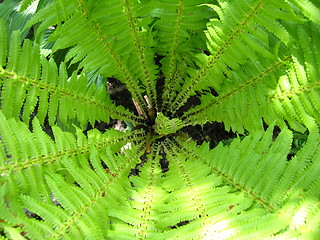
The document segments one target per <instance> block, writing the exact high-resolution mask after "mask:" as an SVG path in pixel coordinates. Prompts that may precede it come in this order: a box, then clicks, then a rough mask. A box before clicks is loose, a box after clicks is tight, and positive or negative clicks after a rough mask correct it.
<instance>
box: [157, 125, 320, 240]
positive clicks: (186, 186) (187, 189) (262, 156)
mask: <svg viewBox="0 0 320 240" xmlns="http://www.w3.org/2000/svg"><path fill="white" fill-rule="evenodd" d="M272 130H273V128H272V127H271V128H269V129H268V130H267V132H266V133H263V132H256V133H254V134H253V135H252V136H248V137H246V138H244V139H243V140H241V141H240V140H238V139H235V140H234V141H233V142H232V143H231V145H230V146H223V145H222V144H220V145H218V146H217V147H216V148H215V149H213V150H211V151H209V150H208V145H207V144H206V145H203V146H201V148H199V151H198V152H195V151H190V152H188V149H191V146H190V142H186V141H184V140H183V141H182V140H181V139H176V141H177V142H176V143H174V142H171V143H170V142H167V143H166V148H167V149H168V150H167V151H166V153H167V154H168V155H169V156H168V157H169V158H170V164H169V169H170V170H169V171H168V173H166V176H167V177H168V178H167V181H166V180H165V182H164V184H163V186H164V188H165V189H166V190H167V191H168V192H169V193H170V194H169V197H168V200H166V203H167V206H164V207H163V208H162V209H163V214H164V216H166V217H163V218H161V219H162V220H163V221H161V222H163V223H162V224H161V226H162V227H164V229H165V227H167V228H168V226H175V228H174V229H173V230H170V231H171V233H169V232H170V231H169V232H168V233H164V236H165V237H169V236H171V237H172V236H175V237H173V238H172V239H174V238H177V239H179V238H180V239H181V238H184V239H201V238H204V236H206V237H209V236H214V237H218V238H219V239H229V238H232V237H233V238H239V239H248V238H250V237H251V236H252V237H253V236H257V235H256V234H257V233H259V234H261V235H259V238H262V239H263V238H269V237H271V236H274V237H276V236H277V235H278V233H279V232H282V234H280V235H279V236H277V237H280V238H281V237H283V238H289V236H295V237H298V236H301V235H302V234H306V235H310V236H315V234H317V230H316V229H317V228H318V227H315V228H313V229H312V228H311V226H315V225H317V224H319V220H317V217H316V214H317V212H318V211H319V206H317V207H315V205H313V200H310V199H313V197H315V196H318V194H319V182H320V181H319V180H318V179H317V177H316V171H317V170H316V169H318V167H319V166H320V165H319V164H320V163H319V161H318V157H319V146H318V145H319V137H320V136H319V130H318V128H314V129H313V131H311V132H310V135H309V137H308V141H307V143H306V145H305V146H304V147H303V148H302V149H301V150H300V151H299V152H298V154H297V155H296V156H295V157H294V158H292V159H289V160H288V159H287V155H288V153H289V150H290V148H291V141H292V133H291V132H290V131H289V130H287V129H286V130H285V129H284V130H283V131H282V132H281V133H280V134H279V135H278V137H277V139H276V141H274V142H273V140H272V135H273V133H272ZM194 147H195V146H194ZM195 148H196V147H195ZM195 148H193V149H195ZM170 149H171V150H170ZM180 161H181V162H180ZM179 162H180V163H179ZM202 164H209V165H210V166H211V167H212V168H211V169H212V171H211V172H210V171H209V172H208V169H207V167H205V166H201V165H202ZM176 168H178V169H179V170H178V169H176ZM171 171H172V172H171ZM177 172H179V177H178V178H177V176H176V175H177ZM171 174H172V175H171ZM298 176H300V177H298ZM170 178H175V181H174V182H173V181H170ZM192 178H194V179H192ZM188 179H189V180H188ZM209 179H210V180H209ZM303 179H304V180H303ZM311 186H312V187H311ZM307 189H310V190H309V191H308V190H307ZM311 189H312V190H311ZM200 191H201V193H200ZM197 192H199V193H198V194H197ZM215 194H216V195H215ZM186 197H187V198H186ZM197 199H202V200H201V201H200V202H199V201H196V200H197ZM191 202H192V203H191ZM215 202H217V204H219V205H218V206H215V205H214V203H215ZM200 203H201V204H200ZM211 207H212V209H211ZM312 207H315V209H313V210H314V212H313V210H311V209H312ZM190 208H191V209H192V211H189V209H190ZM193 208H195V209H193ZM203 208H205V211H204V213H202V212H201V209H203ZM196 213H197V214H196ZM233 214H235V215H234V216H233ZM231 215H232V216H231ZM253 216H259V217H258V218H255V217H253ZM230 219H232V220H230ZM174 223H175V225H174ZM181 223H184V224H182V226H179V225H180V224H181ZM253 228H254V229H255V230H253ZM257 228H259V229H257ZM166 234H168V235H166ZM210 234H211V235H210ZM306 235H303V236H306ZM165 237H164V238H165Z"/></svg>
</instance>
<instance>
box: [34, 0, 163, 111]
mask: <svg viewBox="0 0 320 240" xmlns="http://www.w3.org/2000/svg"><path fill="white" fill-rule="evenodd" d="M61 7H62V6H61ZM67 11H68V17H67V19H65V23H64V24H63V26H61V27H58V28H57V30H56V31H55V33H54V34H53V36H52V37H51V38H50V40H51V41H55V40H56V42H55V44H54V48H53V51H56V50H58V49H63V48H68V47H72V49H71V50H70V51H69V53H68V55H67V56H66V60H67V61H68V60H70V59H73V62H78V61H80V60H82V61H81V64H80V67H84V69H85V70H96V69H99V73H100V74H102V75H104V76H106V77H116V78H117V79H119V80H120V81H121V82H123V83H125V84H126V85H127V88H128V90H129V91H130V92H131V94H132V96H133V98H134V100H135V101H136V102H138V104H139V106H140V107H142V108H143V109H142V110H143V111H146V110H147V107H146V103H145V101H144V99H143V94H144V92H145V91H146V94H147V95H148V97H149V99H150V100H151V104H152V105H154V107H156V98H157V95H156V90H155V83H156V82H155V79H156V74H157V70H156V66H155V65H154V64H153V52H152V50H151V48H150V39H149V38H148V35H147V33H148V28H149V27H148V24H149V22H150V21H151V20H148V11H147V10H145V9H144V7H143V4H142V3H138V2H129V1H126V2H121V1H117V0H114V1H108V2H99V3H83V2H82V1H73V2H70V4H69V3H68V9H67ZM106 12H108V14H107V15H106V14H105V13H106ZM44 17H45V16H44V15H41V16H36V18H35V20H34V21H32V23H34V22H35V21H40V20H43V18H44ZM56 19H57V18H56ZM50 24H52V22H50ZM47 27H48V26H47ZM84 33H85V34H84ZM139 82H140V83H142V86H144V88H145V89H146V90H144V89H142V87H141V86H139V85H138V83H139Z"/></svg>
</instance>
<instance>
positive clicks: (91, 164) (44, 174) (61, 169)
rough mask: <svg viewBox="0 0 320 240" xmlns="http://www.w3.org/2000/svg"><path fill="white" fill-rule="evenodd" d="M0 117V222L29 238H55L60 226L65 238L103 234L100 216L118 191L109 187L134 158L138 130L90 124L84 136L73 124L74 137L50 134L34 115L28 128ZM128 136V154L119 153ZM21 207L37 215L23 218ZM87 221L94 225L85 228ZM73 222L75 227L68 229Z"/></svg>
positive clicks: (55, 130)
mask: <svg viewBox="0 0 320 240" xmlns="http://www.w3.org/2000/svg"><path fill="white" fill-rule="evenodd" d="M0 120H1V123H2V124H1V129H0V136H1V153H0V154H1V167H0V172H1V185H2V187H1V201H0V202H1V204H0V207H1V219H2V221H1V224H0V227H1V228H5V227H4V226H3V225H6V224H8V225H10V226H21V227H22V228H21V229H23V230H21V231H20V233H21V232H25V235H26V237H30V238H32V239H39V238H40V239H41V238H43V237H53V238H55V237H59V236H62V235H65V234H66V232H68V237H70V238H73V237H76V238H83V237H82V236H95V237H97V238H98V239H99V238H105V237H106V231H107V229H105V225H104V224H103V222H101V221H100V219H104V223H107V222H108V220H107V218H108V215H107V214H106V212H105V210H106V206H109V205H113V204H114V201H116V200H114V198H115V199H116V198H117V197H118V195H117V194H119V192H118V191H117V192H113V191H115V190H116V189H117V187H116V184H120V185H121V184H122V182H127V181H126V180H127V176H128V174H129V173H130V171H131V168H132V165H134V164H136V163H138V161H140V159H139V156H140V155H141V154H143V153H144V149H143V148H141V144H143V143H144V141H143V139H144V133H143V132H142V131H136V132H135V133H131V132H129V133H128V132H127V133H122V132H119V131H116V130H109V131H107V132H106V133H104V134H101V133H100V132H98V131H94V130H92V131H89V132H88V136H87V137H86V136H85V135H84V134H83V133H82V132H81V131H80V130H79V131H78V133H77V138H75V136H74V135H73V134H71V133H68V132H62V131H61V130H60V129H59V128H58V127H53V135H54V136H53V138H54V140H52V139H51V138H50V137H49V136H48V135H46V134H45V133H44V132H43V131H42V129H41V126H40V125H39V123H38V122H37V121H36V120H34V124H33V132H30V131H29V130H28V128H27V126H26V124H24V123H22V122H17V121H15V120H14V119H10V120H6V119H5V117H4V116H3V114H1V119H0ZM129 142H132V143H135V144H136V146H133V147H132V153H131V155H130V153H128V154H126V155H125V156H124V155H122V154H120V150H121V148H122V147H123V146H124V145H125V144H126V143H129ZM121 151H122V150H121ZM109 190H110V191H109ZM108 191H109V192H108ZM106 196H108V197H106ZM112 196H113V197H112ZM59 206H61V207H62V208H61V207H59ZM26 211H27V212H31V213H33V214H37V216H38V218H41V219H43V221H41V222H39V221H38V220H37V219H35V218H33V219H30V218H28V217H27V216H26V215H27V214H26ZM92 223H94V225H93V226H94V227H93V228H88V226H89V225H90V224H92ZM74 224H76V225H77V226H79V229H78V228H73V227H72V228H71V230H70V227H71V226H74ZM97 226H100V227H101V231H100V232H99V231H97ZM9 230H10V229H9ZM9 230H8V231H9ZM69 230H70V232H69ZM9 235H10V234H9ZM66 238H67V237H66ZM92 239H95V238H94V237H93V238H92Z"/></svg>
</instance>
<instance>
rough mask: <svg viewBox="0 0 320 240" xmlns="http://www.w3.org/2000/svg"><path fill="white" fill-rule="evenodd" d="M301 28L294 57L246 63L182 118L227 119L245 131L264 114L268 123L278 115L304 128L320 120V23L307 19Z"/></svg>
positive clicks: (191, 121) (191, 120)
mask: <svg viewBox="0 0 320 240" xmlns="http://www.w3.org/2000/svg"><path fill="white" fill-rule="evenodd" d="M295 31H296V30H295ZM297 32H298V34H297V36H295V37H296V38H297V39H299V40H297V41H299V42H300V43H299V46H297V45H294V47H293V49H292V51H291V52H292V55H291V56H283V57H282V58H281V59H279V60H277V61H275V62H274V63H273V64H270V65H266V66H263V65H262V64H261V62H257V61H256V62H255V63H253V64H249V63H247V64H245V65H243V66H242V67H241V70H240V71H233V72H232V73H231V75H230V83H229V82H226V83H225V84H222V85H221V92H220V94H219V96H217V97H214V96H212V95H204V96H203V97H202V98H201V102H202V104H201V105H200V106H196V107H195V108H193V109H191V110H189V111H188V112H186V113H184V116H183V117H182V118H181V119H182V120H183V121H185V124H202V123H204V122H207V121H219V122H221V121H223V122H224V123H225V126H226V129H230V127H231V128H232V129H233V130H236V131H239V132H243V131H244V129H243V128H245V129H246V130H249V131H255V130H256V129H262V121H261V120H262V117H263V119H264V121H265V122H267V123H268V124H271V123H272V122H273V121H274V120H277V121H278V125H282V126H284V125H285V123H284V121H283V120H286V121H287V122H288V123H289V125H290V126H291V127H292V128H293V129H294V130H296V131H299V132H304V131H305V130H306V128H305V127H307V128H309V127H310V126H311V125H312V124H313V123H312V121H314V120H315V121H316V122H317V123H318V124H319V123H320V122H319V120H320V115H319V104H318V101H319V99H320V98H319V61H317V60H316V59H317V58H316V57H314V54H316V55H317V54H318V52H319V50H320V49H319V47H318V44H316V41H317V40H316V39H318V38H319V27H318V26H315V25H314V24H306V25H304V26H303V27H302V26H301V27H298V31H297ZM266 62H267V61H264V63H266ZM228 80H229V79H228ZM231 81H232V83H231ZM232 84H233V86H232ZM225 90H226V91H225ZM225 109H226V110H225ZM202 113H204V114H202ZM310 117H311V118H313V119H314V120H309V119H310ZM204 119H205V120H204ZM310 121H311V122H310Z"/></svg>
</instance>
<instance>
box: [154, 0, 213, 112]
mask: <svg viewBox="0 0 320 240" xmlns="http://www.w3.org/2000/svg"><path fill="white" fill-rule="evenodd" d="M204 3H205V1H203V0H199V1H198V0H197V1H189V0H187V1H183V0H182V1H179V0H166V1H158V0H157V1H154V2H152V8H153V10H152V16H153V17H155V18H156V19H157V20H156V22H155V23H154V25H153V29H155V31H156V32H155V36H154V47H155V50H156V52H157V54H158V55H159V56H161V57H162V56H163V58H162V59H161V65H162V66H161V71H162V73H163V74H164V77H165V83H164V89H163V96H162V101H163V102H162V108H163V110H164V111H167V110H168V109H166V106H167V104H168V103H170V102H171V101H172V100H173V99H174V98H175V96H176V91H178V90H179V89H180V87H181V84H182V83H183V79H184V78H185V77H186V76H187V74H188V73H187V72H185V68H186V66H189V67H193V68H195V67H196V62H197V61H196V58H195V57H194V55H195V54H196V53H200V52H201V50H204V49H206V46H205V42H204V38H203V37H204V36H203V35H204V34H203V30H204V29H205V26H206V23H207V22H208V20H209V18H210V17H211V15H212V14H213V12H212V11H211V10H210V9H209V8H208V7H207V6H204V5H203V4H204ZM194 62H195V63H194Z"/></svg>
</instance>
